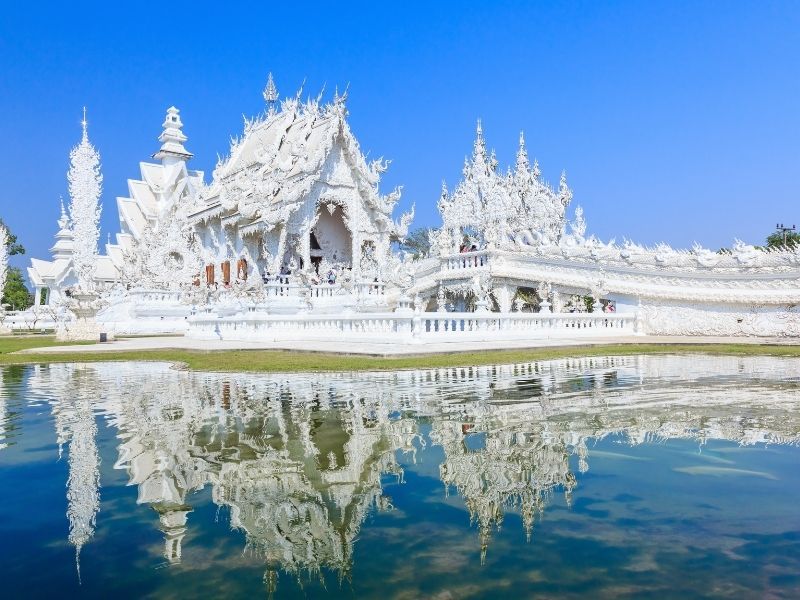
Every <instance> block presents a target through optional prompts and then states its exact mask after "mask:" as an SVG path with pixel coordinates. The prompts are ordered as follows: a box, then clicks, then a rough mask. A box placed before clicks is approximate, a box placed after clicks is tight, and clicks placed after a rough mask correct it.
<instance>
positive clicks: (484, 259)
mask: <svg viewBox="0 0 800 600" xmlns="http://www.w3.org/2000/svg"><path fill="white" fill-rule="evenodd" d="M442 261H443V263H444V265H443V266H444V268H445V270H447V271H461V270H464V269H478V268H480V267H486V266H488V265H489V253H488V252H487V251H486V250H477V251H475V252H462V253H461V254H454V255H452V256H446V257H443V259H442Z"/></svg>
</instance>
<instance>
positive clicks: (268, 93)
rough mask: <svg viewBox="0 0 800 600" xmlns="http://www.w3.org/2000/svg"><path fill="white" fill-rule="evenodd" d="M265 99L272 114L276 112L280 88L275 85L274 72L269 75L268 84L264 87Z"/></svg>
mask: <svg viewBox="0 0 800 600" xmlns="http://www.w3.org/2000/svg"><path fill="white" fill-rule="evenodd" d="M263 96H264V101H265V102H266V103H267V108H268V111H269V113H270V114H272V113H274V112H275V104H276V103H277V102H278V88H277V87H276V86H275V80H274V79H273V78H272V72H270V74H269V75H268V76H267V86H266V87H265V88H264V93H263Z"/></svg>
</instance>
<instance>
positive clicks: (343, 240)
mask: <svg viewBox="0 0 800 600" xmlns="http://www.w3.org/2000/svg"><path fill="white" fill-rule="evenodd" d="M309 236H310V240H309V248H310V255H311V262H312V263H313V264H314V267H315V269H316V270H318V269H319V266H320V265H321V264H322V262H323V261H325V262H326V263H327V264H328V265H329V266H330V267H336V266H338V267H342V268H350V267H351V266H352V258H353V237H352V235H351V233H350V231H349V230H348V229H347V225H345V222H344V211H343V210H342V207H341V206H338V205H335V204H327V205H322V206H321V207H320V209H319V212H318V213H317V222H316V223H315V224H314V225H313V227H312V228H311V232H310V233H309Z"/></svg>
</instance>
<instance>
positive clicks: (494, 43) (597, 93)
mask: <svg viewBox="0 0 800 600" xmlns="http://www.w3.org/2000/svg"><path fill="white" fill-rule="evenodd" d="M52 4H53V5H52V6H48V5H47V3H14V5H9V6H7V7H4V10H3V15H2V17H0V74H1V75H0V140H2V141H1V142H0V181H2V185H0V216H2V217H3V218H4V219H5V220H6V221H7V222H8V223H9V225H10V226H11V228H12V229H13V231H14V232H15V233H17V234H18V235H19V237H20V239H21V241H22V242H23V243H24V244H25V245H26V246H27V248H28V255H29V256H38V257H42V258H46V257H47V255H48V254H47V248H48V247H49V246H50V244H51V243H52V239H53V238H52V236H53V234H54V233H55V229H56V224H55V221H56V219H57V217H58V197H59V195H60V194H63V195H64V196H65V197H66V195H67V193H66V176H65V173H66V170H67V167H68V153H69V149H70V147H71V146H72V145H74V144H75V143H77V142H78V140H79V137H80V126H79V121H80V117H81V107H82V106H84V105H86V106H87V107H88V111H89V122H90V137H91V139H92V141H93V142H94V143H95V145H96V146H97V147H98V149H99V150H100V152H101V155H102V159H103V173H104V176H105V184H104V192H103V205H104V212H103V219H102V228H103V233H102V238H101V241H105V238H106V233H107V232H114V231H116V230H117V215H116V207H115V203H114V199H115V197H116V196H118V195H126V194H127V183H126V180H127V179H128V178H130V177H134V178H136V177H138V175H139V168H138V163H139V161H142V160H149V157H150V155H151V154H152V153H153V152H155V150H156V149H157V147H158V144H157V142H156V137H157V136H158V134H159V133H160V129H161V128H160V124H161V122H162V120H163V116H164V111H165V109H166V108H167V107H168V106H170V105H171V104H174V105H176V106H177V107H179V108H180V109H181V114H182V116H183V120H184V123H185V128H184V131H185V132H186V133H187V135H188V136H189V142H188V143H187V147H188V148H189V149H190V150H191V151H192V152H194V154H195V156H196V158H195V159H194V160H193V161H192V163H191V166H193V167H194V168H197V169H202V170H205V171H206V177H207V179H208V178H209V177H210V173H211V169H212V168H213V166H214V163H215V162H216V157H217V154H222V155H224V154H226V153H227V151H228V147H229V139H230V136H231V135H238V134H239V133H240V132H241V130H242V115H243V114H244V115H254V114H256V113H258V112H259V111H261V110H262V109H263V108H264V103H263V100H262V98H261V90H262V88H263V86H264V83H265V80H266V76H267V73H268V72H269V71H272V72H273V73H274V75H275V79H276V82H277V84H278V88H279V90H280V92H281V94H282V95H288V94H294V93H295V92H296V90H297V88H298V87H299V85H300V83H301V82H302V81H303V79H304V78H305V79H306V87H305V89H306V92H307V93H308V94H312V95H316V94H317V93H318V92H319V90H320V89H321V88H322V86H323V84H326V83H327V90H328V93H329V94H330V93H332V92H333V88H334V86H335V85H337V84H338V85H339V87H340V89H341V88H342V87H344V86H345V85H346V84H347V83H349V84H350V100H349V102H348V107H349V110H350V122H351V126H352V128H353V130H354V132H355V134H356V136H357V137H358V138H359V140H360V143H361V146H362V149H363V150H364V151H365V152H369V154H370V156H371V157H377V156H385V157H387V158H390V159H392V165H391V167H390V169H389V172H388V173H387V174H386V176H385V178H384V189H385V190H387V191H388V190H389V189H390V188H391V187H393V186H394V185H398V184H402V185H403V186H404V195H403V200H402V202H401V207H407V206H410V204H411V203H412V202H413V203H416V206H417V219H416V222H415V223H416V224H417V225H435V224H437V223H438V214H437V212H436V207H435V205H436V200H437V198H438V195H439V190H440V186H441V181H442V180H443V179H444V180H446V181H447V182H448V184H449V185H450V186H451V187H452V186H453V185H454V184H455V183H456V182H457V181H458V179H459V177H460V173H461V167H462V165H463V161H464V156H465V155H466V154H468V153H469V152H470V150H471V143H472V139H473V136H474V128H475V121H476V119H477V118H479V117H480V118H482V120H483V124H484V131H485V134H486V137H487V142H488V144H489V146H491V147H494V148H495V149H496V150H497V155H498V158H499V160H500V163H501V165H504V166H505V165H507V164H511V163H513V160H514V152H515V150H516V145H517V138H518V134H519V131H520V130H524V131H525V134H526V140H527V142H528V149H529V153H530V154H531V156H535V157H537V158H538V159H539V162H540V164H541V167H542V170H543V173H544V175H545V177H546V178H547V179H549V180H550V181H552V182H553V183H557V182H558V177H559V174H560V172H561V170H562V169H565V170H566V171H567V175H568V180H569V183H570V185H571V187H572V188H573V190H574V192H575V200H574V202H575V203H576V204H580V205H582V206H583V207H584V209H585V214H586V217H587V221H588V225H589V231H590V232H591V233H594V234H596V235H598V236H599V237H600V238H602V239H605V240H607V239H610V238H617V239H618V240H621V239H622V238H623V237H628V238H632V239H635V240H637V241H641V242H645V243H654V242H658V241H667V242H670V243H672V244H674V245H678V246H688V245H690V244H691V243H692V242H693V241H698V242H701V243H703V244H704V245H706V246H709V247H712V248H717V247H720V246H724V245H729V244H730V243H731V241H732V240H733V238H734V237H739V238H742V239H744V240H746V241H750V242H753V243H759V242H761V241H762V240H763V238H764V237H765V236H766V235H767V234H769V233H770V232H771V231H772V230H773V228H774V225H775V223H776V222H777V221H784V222H797V223H798V225H800V214H798V213H799V212H800V211H798V206H800V203H799V202H798V200H799V199H800V182H798V177H797V173H798V165H799V164H800V116H798V113H799V111H800V103H799V102H798V98H800V94H799V93H798V92H800V77H798V64H800V3H796V2H794V3H791V2H788V3H775V2H712V1H707V2H685V3H684V2H664V3H662V2H572V3H514V2H480V3H478V2H476V3H468V2H459V3H438V4H434V3H412V2H398V3H388V2H387V3H380V2H367V3H348V4H346V5H345V3H341V4H339V3H331V2H326V3H319V4H315V3H314V2H303V3H289V2H283V3H281V2H270V3H258V4H257V5H256V6H257V7H251V6H247V5H244V4H242V5H240V4H237V3H236V2H225V3H215V4H214V5H210V4H209V5H205V4H203V3H196V2H195V3H182V2H168V3H164V2H160V3H152V4H151V3H147V2H139V3H135V4H131V5H129V6H124V7H113V6H111V5H112V4H113V3H108V2H104V3H99V4H94V5H92V4H80V6H78V4H79V3H55V2H54V3H52ZM16 262H17V264H23V263H24V261H16Z"/></svg>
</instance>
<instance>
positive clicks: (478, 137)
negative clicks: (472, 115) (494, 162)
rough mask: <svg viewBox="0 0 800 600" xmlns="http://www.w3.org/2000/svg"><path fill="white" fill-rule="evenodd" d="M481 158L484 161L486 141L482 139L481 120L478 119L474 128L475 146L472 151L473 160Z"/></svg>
mask: <svg viewBox="0 0 800 600" xmlns="http://www.w3.org/2000/svg"><path fill="white" fill-rule="evenodd" d="M479 156H480V157H482V158H483V159H484V160H485V159H486V140H484V139H483V125H482V124H481V120H480V119H478V125H477V127H476V128H475V146H474V151H473V159H475V158H478V157H479Z"/></svg>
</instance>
